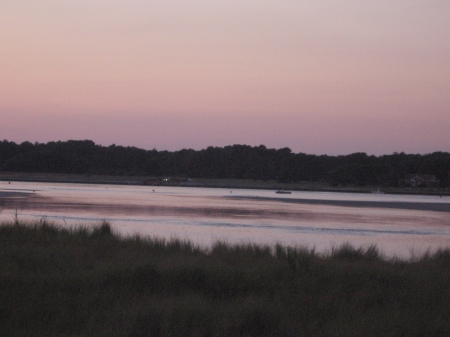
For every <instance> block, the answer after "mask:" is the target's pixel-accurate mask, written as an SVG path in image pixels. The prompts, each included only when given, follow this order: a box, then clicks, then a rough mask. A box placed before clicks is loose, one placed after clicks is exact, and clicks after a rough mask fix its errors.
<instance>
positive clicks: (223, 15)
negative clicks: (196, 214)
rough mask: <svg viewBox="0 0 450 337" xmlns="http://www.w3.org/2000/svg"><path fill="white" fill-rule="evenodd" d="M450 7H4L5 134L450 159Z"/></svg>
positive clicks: (1, 113)
mask: <svg viewBox="0 0 450 337" xmlns="http://www.w3.org/2000/svg"><path fill="white" fill-rule="evenodd" d="M449 32H450V2H448V1H444V0H430V1H416V0H412V1H399V0H393V1H361V0H354V1H347V0H344V1H337V0H335V1H332V0H329V1H320V2H319V1H317V2H315V1H290V0H285V1H284V0H283V1H272V0H270V1H269V0H259V1H245V0H244V1H234V0H231V1H200V0H193V1H175V0H165V1H144V0H127V1H125V0H108V1H107V0H90V1H86V0H66V1H42V0H33V1H31V0H28V1H25V0H14V1H3V2H1V3H0V42H1V43H0V61H1V62H0V118H1V123H0V138H1V139H6V140H9V141H14V142H17V143H21V142H23V141H31V142H36V141H37V142H48V141H57V140H68V139H91V140H93V141H95V142H96V143H98V144H102V145H106V146H107V145H110V144H113V143H114V144H117V145H124V146H136V147H140V148H145V149H153V148H156V149H157V150H171V151H173V150H180V149H183V148H193V149H197V150H198V149H202V148H206V147H207V146H225V145H233V144H248V145H252V146H255V145H260V144H264V145H266V146H267V147H271V148H282V147H289V148H291V149H292V150H293V151H294V152H304V153H311V154H329V155H337V154H349V153H353V152H366V153H368V154H376V155H381V154H391V153H393V152H401V151H404V152H407V153H430V152H434V151H446V152H450V141H449V138H450V137H449V135H450V61H449V60H450V34H449Z"/></svg>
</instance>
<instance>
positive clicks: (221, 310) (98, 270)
mask: <svg viewBox="0 0 450 337" xmlns="http://www.w3.org/2000/svg"><path fill="white" fill-rule="evenodd" d="M0 267H1V269H0V335H1V336H113V337H114V336H136V337H137V336H450V319H449V318H450V305H449V303H450V287H449V284H450V250H440V251H438V252H436V253H434V254H431V253H428V254H425V255H424V256H422V257H420V258H415V259H412V260H410V261H401V260H395V259H383V258H381V257H380V255H379V253H378V251H377V249H376V247H374V246H372V247H369V248H367V249H363V248H354V247H352V246H351V245H348V244H346V245H343V246H342V247H339V248H333V249H332V250H331V252H330V254H328V255H326V256H323V255H320V254H317V253H316V252H315V251H314V250H312V249H306V248H293V247H286V246H282V245H276V246H275V247H269V246H260V245H254V244H246V245H228V244H225V243H223V242H217V243H216V244H214V245H213V246H212V247H211V248H210V249H203V248H200V247H198V246H196V245H194V244H192V243H190V242H188V241H182V240H176V239H172V240H165V239H162V238H143V237H139V236H134V237H125V238H124V237H120V236H118V235H116V234H115V233H114V231H113V230H112V228H111V226H110V225H109V224H108V223H106V222H104V223H101V224H98V225H97V226H94V227H92V226H91V227H88V226H84V227H83V226H80V227H73V228H69V229H67V228H63V227H58V226H57V225H56V224H52V223H49V222H48V221H46V220H45V219H43V220H41V221H39V222H36V223H23V222H20V221H13V222H11V223H3V224H2V225H1V226H0Z"/></svg>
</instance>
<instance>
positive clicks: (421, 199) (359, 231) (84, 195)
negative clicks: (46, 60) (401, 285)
mask: <svg viewBox="0 0 450 337" xmlns="http://www.w3.org/2000/svg"><path fill="white" fill-rule="evenodd" d="M0 202H1V203H2V204H3V205H2V206H0V207H1V208H2V213H1V214H0V217H1V219H3V220H5V219H7V220H10V219H12V217H13V215H14V213H15V211H16V210H17V212H18V215H19V217H20V218H21V219H25V220H32V219H41V218H42V217H46V218H48V219H50V220H56V221H58V222H59V223H60V224H61V225H68V226H69V225H73V224H87V225H90V224H92V223H94V222H98V221H101V220H104V219H105V220H108V221H110V222H111V223H112V225H113V227H114V228H115V229H116V230H117V231H118V232H120V233H122V234H124V235H131V234H134V233H139V234H142V235H146V236H162V237H166V238H171V237H179V238H182V239H189V240H191V241H194V242H195V243H198V244H201V245H205V246H208V245H210V244H211V243H212V242H214V241H216V240H224V241H227V242H230V243H242V242H255V243H264V244H275V243H277V242H280V243H283V244H289V245H293V246H298V245H302V246H308V247H315V248H316V250H318V251H327V250H330V249H331V247H333V246H339V245H341V244H342V243H344V242H350V243H352V244H353V245H355V246H367V245H370V244H376V245H377V246H378V247H379V248H380V250H381V251H382V252H383V253H384V254H386V255H389V256H392V255H395V256H399V257H409V256H410V255H411V254H420V253H422V252H424V251H425V250H427V249H430V250H435V249H437V248H439V247H450V198H449V197H442V198H440V197H436V196H412V195H405V196H402V195H387V194H353V193H327V192H292V194H286V195H280V194H276V193H275V192H274V191H263V190H229V189H211V188H187V187H147V186H115V185H83V184H53V183H20V182H11V183H10V184H9V183H8V182H0ZM430 209H433V210H430ZM436 210H438V211H436Z"/></svg>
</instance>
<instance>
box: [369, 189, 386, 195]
mask: <svg viewBox="0 0 450 337" xmlns="http://www.w3.org/2000/svg"><path fill="white" fill-rule="evenodd" d="M371 193H373V194H384V192H383V191H382V190H380V189H377V190H372V191H371Z"/></svg>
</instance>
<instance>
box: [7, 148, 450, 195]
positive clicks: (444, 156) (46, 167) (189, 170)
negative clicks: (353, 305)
mask: <svg viewBox="0 0 450 337" xmlns="http://www.w3.org/2000/svg"><path fill="white" fill-rule="evenodd" d="M0 171H3V172H7V171H9V172H29V173H65V174H84V175H90V174H96V175H132V176H133V175H134V176H153V177H162V176H166V177H167V176H171V177H185V178H188V177H189V178H208V179H253V180H260V181H268V180H277V181H279V182H298V181H304V182H322V183H327V184H331V185H354V186H367V185H370V186H397V185H398V181H399V179H403V178H404V176H405V174H416V173H421V174H433V175H435V176H436V178H437V179H439V180H440V186H441V187H447V186H449V184H450V182H449V173H450V153H446V152H435V153H431V154H427V155H418V154H405V153H394V154H392V155H384V156H380V157H376V156H368V155H367V154H365V153H354V154H350V155H346V156H326V155H321V156H316V155H308V154H304V153H297V154H295V153H292V151H291V150H290V149H289V148H283V149H278V150H277V149H268V148H266V147H265V146H264V145H260V146H257V147H251V146H247V145H233V146H225V147H223V148H220V147H208V148H207V149H204V150H201V151H195V150H192V149H183V150H180V151H175V152H168V151H157V150H155V149H153V150H149V151H147V150H143V149H138V148H135V147H123V146H116V145H111V146H109V147H103V146H100V145H96V144H95V143H94V142H92V141H89V140H85V141H73V140H71V141H67V142H49V143H47V144H40V143H35V144H32V143H30V142H24V143H22V144H15V143H14V142H8V141H6V140H4V141H2V142H0Z"/></svg>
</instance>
